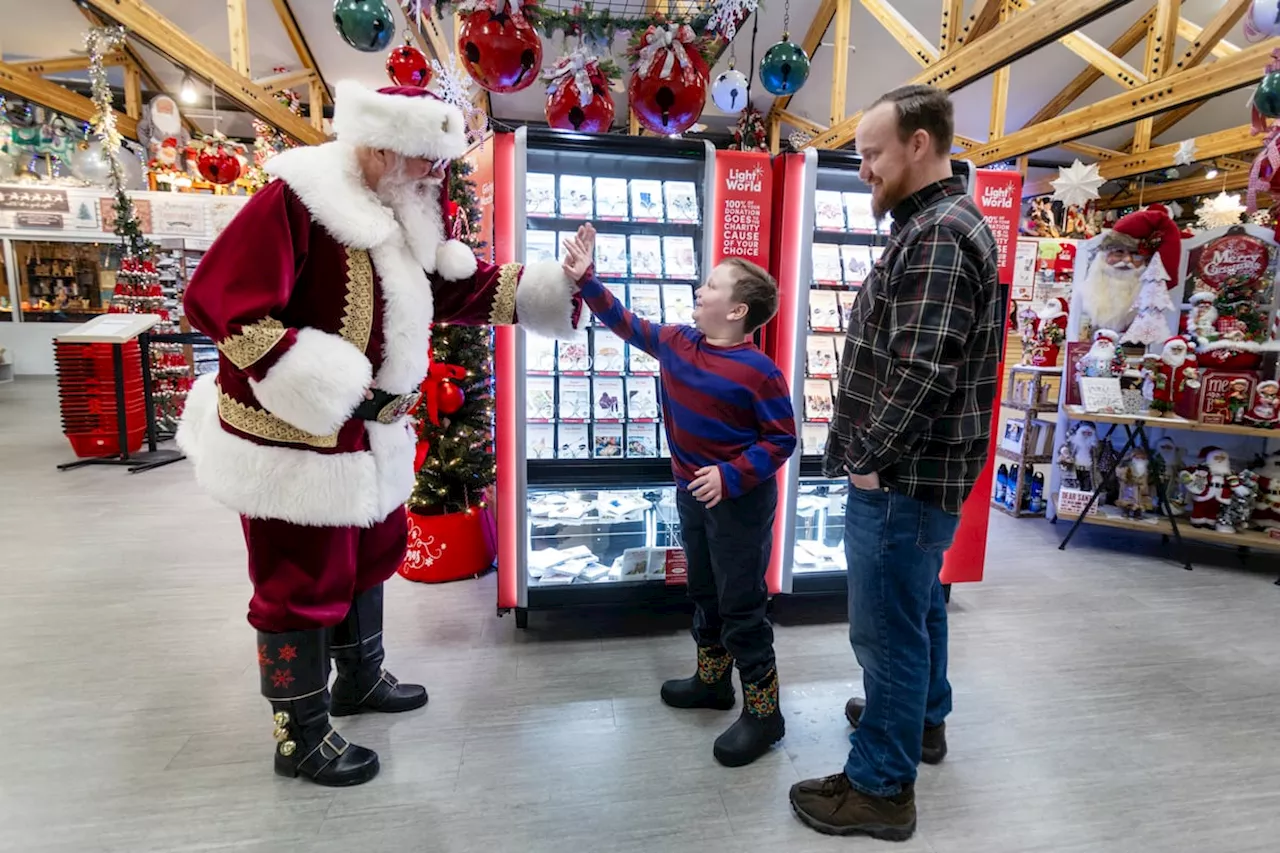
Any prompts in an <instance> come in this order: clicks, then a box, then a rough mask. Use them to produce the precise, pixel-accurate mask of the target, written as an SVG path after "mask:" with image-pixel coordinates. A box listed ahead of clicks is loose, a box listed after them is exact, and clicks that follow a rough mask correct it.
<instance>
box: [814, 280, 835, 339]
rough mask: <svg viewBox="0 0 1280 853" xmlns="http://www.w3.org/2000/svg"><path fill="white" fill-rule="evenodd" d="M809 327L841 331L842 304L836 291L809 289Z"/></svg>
mask: <svg viewBox="0 0 1280 853" xmlns="http://www.w3.org/2000/svg"><path fill="white" fill-rule="evenodd" d="M809 328H810V329H811V330H812V331H815V332H838V331H840V304H839V303H838V302H837V301H836V294H835V292H834V291H831V290H810V291H809Z"/></svg>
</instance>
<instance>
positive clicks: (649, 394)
mask: <svg viewBox="0 0 1280 853" xmlns="http://www.w3.org/2000/svg"><path fill="white" fill-rule="evenodd" d="M627 418H629V419H630V420H633V421H653V420H657V419H658V384H657V382H656V381H654V379H653V377H652V376H628V377H627Z"/></svg>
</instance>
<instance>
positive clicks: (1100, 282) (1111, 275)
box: [1080, 258, 1142, 329]
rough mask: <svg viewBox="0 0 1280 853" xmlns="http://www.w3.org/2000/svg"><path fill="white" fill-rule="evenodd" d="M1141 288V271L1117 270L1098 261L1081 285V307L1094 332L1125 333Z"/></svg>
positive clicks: (1100, 259) (1102, 261)
mask: <svg viewBox="0 0 1280 853" xmlns="http://www.w3.org/2000/svg"><path fill="white" fill-rule="evenodd" d="M1141 288H1142V271H1141V270H1139V269H1129V270H1122V269H1116V268H1114V267H1110V266H1107V264H1106V262H1105V261H1104V260H1103V259H1102V258H1099V259H1098V260H1096V261H1094V262H1093V265H1092V266H1091V267H1090V268H1089V274H1088V275H1087V276H1086V277H1085V280H1084V281H1083V282H1082V283H1081V289H1080V305H1081V307H1082V308H1083V309H1084V313H1085V314H1086V315H1087V316H1088V317H1089V318H1090V319H1091V320H1092V321H1093V327H1094V328H1095V329H1125V328H1128V326H1129V324H1130V323H1132V322H1133V318H1134V315H1135V313H1136V312H1134V310H1133V301H1134V300H1135V299H1136V298H1137V296H1138V291H1139V290H1140V289H1141Z"/></svg>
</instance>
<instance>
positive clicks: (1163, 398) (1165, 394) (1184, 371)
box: [1142, 335, 1200, 415]
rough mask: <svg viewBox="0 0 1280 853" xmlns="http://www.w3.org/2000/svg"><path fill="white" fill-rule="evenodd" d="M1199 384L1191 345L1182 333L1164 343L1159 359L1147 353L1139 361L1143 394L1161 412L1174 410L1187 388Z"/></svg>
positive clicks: (1152, 406)
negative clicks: (1144, 357)
mask: <svg viewBox="0 0 1280 853" xmlns="http://www.w3.org/2000/svg"><path fill="white" fill-rule="evenodd" d="M1199 387H1200V372H1199V370H1198V369H1197V367H1196V356H1195V353H1194V352H1192V351H1191V344H1190V342H1189V341H1187V339H1186V338H1184V337H1182V336H1181V335H1175V336H1174V337H1172V338H1169V339H1168V340H1167V341H1165V342H1164V347H1163V348H1162V349H1161V350H1160V358H1159V360H1157V359H1155V358H1151V357H1150V356H1148V357H1147V358H1146V359H1145V360H1144V361H1143V364H1142V395H1143V396H1144V397H1146V398H1147V400H1149V401H1150V402H1151V408H1152V409H1154V410H1155V411H1156V412H1158V413H1159V414H1161V415H1166V414H1168V413H1169V412H1172V411H1173V410H1174V407H1175V406H1176V405H1177V402H1178V398H1179V397H1181V396H1182V394H1183V393H1184V392H1185V391H1187V390H1188V389H1195V388H1199Z"/></svg>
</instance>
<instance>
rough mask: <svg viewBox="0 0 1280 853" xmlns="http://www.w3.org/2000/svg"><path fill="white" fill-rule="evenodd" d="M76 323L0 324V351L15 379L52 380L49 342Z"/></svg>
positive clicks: (52, 372) (51, 348)
mask: <svg viewBox="0 0 1280 853" xmlns="http://www.w3.org/2000/svg"><path fill="white" fill-rule="evenodd" d="M77 325H79V324H78V323H0V347H4V348H5V349H6V350H8V356H9V358H10V359H11V360H12V361H13V372H14V374H15V375H17V376H52V375H53V374H54V366H53V339H54V336H56V335H60V334H62V333H63V332H66V331H68V330H69V329H74V328H75V327H76V326H77Z"/></svg>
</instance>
